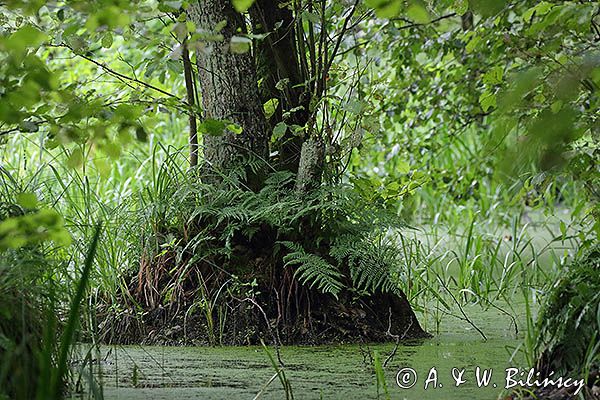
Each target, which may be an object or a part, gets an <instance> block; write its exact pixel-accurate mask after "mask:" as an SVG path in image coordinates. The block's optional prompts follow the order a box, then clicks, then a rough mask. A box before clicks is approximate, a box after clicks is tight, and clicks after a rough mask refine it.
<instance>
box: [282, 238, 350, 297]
mask: <svg viewBox="0 0 600 400" xmlns="http://www.w3.org/2000/svg"><path fill="white" fill-rule="evenodd" d="M281 244H283V245H284V246H286V247H287V248H288V249H289V250H290V253H288V254H286V255H285V256H284V257H283V261H284V262H285V266H286V267H287V266H292V267H294V266H296V272H295V275H296V276H298V279H299V281H300V282H302V283H303V284H306V285H308V286H309V287H314V286H316V287H317V288H318V289H319V290H320V291H322V292H323V293H331V294H332V295H333V296H335V297H336V298H337V295H338V293H339V292H340V290H342V288H343V287H344V284H343V283H342V282H341V280H340V279H341V278H342V274H341V273H340V271H339V269H338V268H336V267H335V266H333V265H331V264H329V263H328V262H327V261H325V260H324V259H323V258H321V257H320V256H318V255H316V254H310V253H307V252H306V251H304V249H303V248H302V246H301V245H299V244H297V243H294V242H281Z"/></svg>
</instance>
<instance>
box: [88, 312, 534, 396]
mask: <svg viewBox="0 0 600 400" xmlns="http://www.w3.org/2000/svg"><path fill="white" fill-rule="evenodd" d="M465 312H466V313H467V314H468V315H469V318H470V319H471V320H472V321H473V322H474V323H475V324H477V326H478V327H479V328H480V329H481V330H482V331H483V332H484V333H485V334H486V336H487V338H488V340H487V341H484V340H483V339H482V337H481V336H480V334H479V333H477V331H476V330H475V329H474V328H473V327H471V326H470V325H469V324H467V323H466V322H464V321H461V320H459V319H458V318H455V317H451V316H446V317H445V318H444V320H443V322H442V324H441V326H442V327H443V328H444V331H443V332H442V333H440V334H438V335H437V336H436V337H435V338H433V339H429V340H425V341H422V342H419V343H412V344H405V345H401V346H399V347H398V348H397V351H396V353H395V356H394V357H393V359H392V360H391V361H390V362H388V364H387V368H386V369H385V372H386V381H387V387H388V392H389V394H390V397H391V398H392V399H419V400H423V399H448V400H452V399H496V398H498V396H499V395H500V394H501V392H502V388H503V386H504V385H505V380H504V379H505V372H504V370H505V368H507V367H509V366H515V365H516V366H520V365H522V364H523V357H522V356H521V355H520V353H518V352H515V349H516V348H517V347H518V346H519V345H520V343H522V338H521V337H520V334H516V333H515V327H514V323H513V322H512V319H511V318H510V317H508V316H507V315H505V314H503V313H501V312H499V311H497V310H495V309H488V310H483V309H481V307H479V306H468V307H466V308H465ZM421 318H423V316H421ZM518 320H522V319H521V318H518ZM394 348H395V345H394V344H393V343H392V344H384V345H379V344H378V345H369V346H367V345H362V346H358V345H339V346H314V347H311V346H302V347H299V346H284V347H282V348H281V351H280V352H281V359H282V361H283V362H284V363H285V373H286V376H287V378H288V379H289V381H290V383H291V386H292V390H293V394H294V398H295V399H321V398H323V399H345V400H350V399H376V398H377V385H376V378H375V374H374V373H373V370H372V367H371V361H370V358H369V351H371V353H372V352H373V350H377V351H378V352H379V353H380V358H381V360H382V362H383V361H385V360H386V358H387V357H388V355H389V354H390V353H391V352H392V351H393V350H394ZM271 351H272V352H273V353H274V351H273V350H272V349H271ZM101 352H102V353H103V360H104V361H103V362H102V372H101V376H100V380H101V382H102V385H103V391H104V397H105V399H106V400H116V399H121V400H137V399H143V400H163V399H165V400H166V399H181V400H184V399H207V400H210V399H232V400H233V399H254V398H255V396H256V395H257V394H258V393H259V392H260V391H261V389H263V388H264V386H265V385H266V384H267V382H268V381H269V380H270V379H271V378H272V377H273V375H274V374H275V371H274V369H273V367H272V366H271V363H270V361H269V358H268V356H267V354H266V353H265V351H264V349H263V348H262V347H260V346H255V347H161V346H110V347H109V346H106V347H103V348H102V349H101ZM513 353H514V354H516V355H515V356H513ZM477 366H479V367H481V368H482V369H493V373H492V379H491V381H490V383H489V386H488V387H482V388H479V387H477V383H476V381H475V368H476V367H477ZM406 367H410V368H413V369H414V370H415V371H416V372H417V374H418V381H417V383H416V384H415V386H414V387H413V388H411V389H401V388H400V387H399V386H398V385H397V384H396V374H397V372H398V371H399V370H400V369H402V368H406ZM432 367H435V368H436V369H437V372H438V381H437V383H438V384H439V383H441V385H442V387H438V388H433V387H431V386H433V385H430V387H429V388H428V389H427V390H424V383H425V380H426V379H427V375H428V373H429V371H430V369H431V368H432ZM455 367H456V368H459V369H463V368H464V369H465V373H464V375H463V377H464V379H465V380H466V381H467V382H466V383H464V384H462V385H461V386H459V387H455V386H454V379H453V378H452V374H451V372H452V369H453V368H455ZM494 383H496V385H497V387H496V388H494V387H493V384H494ZM380 391H381V390H380ZM259 398H261V399H284V398H285V393H284V391H283V389H282V386H281V383H280V381H279V380H278V379H274V380H273V381H272V382H271V383H270V384H269V385H268V387H267V388H266V389H265V390H264V391H263V393H262V394H261V396H260V397H259ZM380 398H382V399H384V398H385V395H383V394H382V395H381V397H380Z"/></svg>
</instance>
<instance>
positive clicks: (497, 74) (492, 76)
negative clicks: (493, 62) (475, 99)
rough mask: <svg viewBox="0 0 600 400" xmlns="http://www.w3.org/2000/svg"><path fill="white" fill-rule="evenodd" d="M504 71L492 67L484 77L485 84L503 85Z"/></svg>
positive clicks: (498, 67)
mask: <svg viewBox="0 0 600 400" xmlns="http://www.w3.org/2000/svg"><path fill="white" fill-rule="evenodd" d="M503 77H504V69H503V68H502V67H500V66H496V67H492V68H491V69H490V70H489V71H488V72H486V73H485V74H484V75H483V83H486V84H488V85H498V84H500V83H502V79H503Z"/></svg>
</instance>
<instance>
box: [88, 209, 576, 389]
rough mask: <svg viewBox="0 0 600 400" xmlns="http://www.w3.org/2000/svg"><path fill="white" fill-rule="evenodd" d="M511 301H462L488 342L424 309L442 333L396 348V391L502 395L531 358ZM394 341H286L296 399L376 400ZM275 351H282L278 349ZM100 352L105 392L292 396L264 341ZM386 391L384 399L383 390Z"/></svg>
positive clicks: (390, 383) (560, 247)
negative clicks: (377, 368) (411, 374)
mask: <svg viewBox="0 0 600 400" xmlns="http://www.w3.org/2000/svg"><path fill="white" fill-rule="evenodd" d="M563 214H564V213H563ZM563 217H564V216H563ZM547 226H548V225H547ZM549 226H552V227H553V228H555V229H534V230H533V233H534V235H533V238H534V239H533V243H534V245H535V247H536V248H542V247H543V246H544V245H546V244H549V243H550V242H551V240H552V237H555V236H556V232H559V228H558V223H555V224H549ZM569 248H572V246H570V245H566V246H565V245H564V244H561V243H552V244H551V245H550V246H549V249H550V250H555V251H557V252H558V253H559V254H560V253H563V252H564V251H565V250H567V249H569ZM541 258H543V260H542V261H541V262H542V264H543V265H551V263H550V259H551V258H550V255H549V252H547V253H545V254H543V255H541ZM517 292H518V291H517ZM516 297H519V296H516ZM512 300H514V301H511V303H512V307H509V306H508V305H506V304H504V305H498V304H496V306H497V308H494V307H490V308H487V309H483V308H482V307H481V306H478V305H468V306H465V307H464V311H465V313H466V314H467V315H468V317H469V319H470V320H471V321H472V322H473V324H475V325H476V326H477V327H478V328H479V329H480V330H481V331H483V332H484V333H485V335H486V337H487V340H483V338H482V336H481V335H480V333H479V332H477V330H476V329H475V328H474V327H473V326H472V325H471V324H469V323H468V322H467V321H465V319H464V318H463V317H462V313H461V312H460V310H453V312H452V315H447V314H442V315H440V314H439V313H438V314H437V316H435V317H434V316H433V315H432V314H426V315H423V314H419V313H417V315H418V317H419V320H420V321H421V323H422V324H423V327H424V329H425V330H427V331H429V332H432V333H435V337H434V338H432V339H428V340H424V341H421V342H418V343H412V344H403V345H401V346H399V347H398V348H397V349H396V352H395V355H394V357H393V358H392V359H391V360H390V361H389V362H388V363H387V367H386V368H385V374H386V384H387V389H388V393H389V395H390V398H391V399H409V400H412V399H417V400H430V399H444V400H459V399H460V400H485V399H489V400H493V399H497V398H499V397H500V396H502V394H503V388H504V386H505V384H506V381H505V379H506V372H505V370H506V368H508V367H521V368H525V366H526V362H525V359H524V355H523V353H522V352H521V351H519V350H518V349H519V347H520V346H521V345H522V343H523V332H524V330H525V326H524V325H525V321H526V318H525V305H524V303H523V301H522V299H521V301H519V299H512ZM534 304H535V301H534ZM427 308H428V309H430V310H431V308H429V307H427ZM433 308H434V309H435V308H436V307H435V306H434V307H433ZM501 310H502V311H501ZM532 311H533V310H532ZM511 315H512V317H511ZM436 319H437V320H436ZM516 323H518V325H519V326H518V330H517V329H516V327H515V324H516ZM438 328H439V332H438ZM394 349H395V345H394V344H393V343H391V344H383V345H382V344H377V345H368V346H367V345H362V346H359V345H338V346H314V347H311V346H302V347H299V346H284V347H282V348H281V350H280V354H281V359H282V361H283V362H284V364H285V374H286V377H287V378H288V380H289V381H290V383H291V387H292V391H293V395H294V398H295V399H297V400H303V399H309V400H310V399H343V400H354V399H357V400H362V399H376V398H378V397H377V396H378V391H377V384H376V377H375V374H374V372H373V368H372V359H371V356H370V355H369V354H371V355H372V353H373V351H374V350H377V351H378V352H379V354H380V359H381V361H382V362H384V361H385V360H386V359H387V358H388V356H389V355H390V354H391V353H392V352H393V351H394ZM270 351H271V353H272V354H274V350H273V349H272V348H271V349H270ZM100 352H101V353H102V354H101V356H102V359H103V362H102V363H101V374H99V378H100V381H101V383H102V387H103V392H104V398H105V399H106V400H138V399H139V400H167V399H169V400H170V399H177V400H186V399H202V400H204V399H206V400H213V399H214V400H216V399H219V400H220V399H230V400H237V399H249V400H251V399H255V398H257V397H256V396H257V394H258V393H260V396H259V397H258V398H260V399H285V392H284V390H283V389H282V385H281V383H280V381H279V380H278V379H276V378H275V379H272V378H273V376H274V374H275V371H274V369H273V367H272V365H271V362H270V361H269V357H268V355H267V354H266V353H265V350H264V349H263V348H262V347H260V346H254V347H161V346H110V347H109V346H104V347H102V348H101V349H100ZM433 367H435V368H436V370H437V378H438V379H437V384H441V385H439V387H437V388H433V384H431V385H430V387H429V388H428V389H427V390H425V389H424V384H425V381H426V380H427V378H428V373H429V372H430V370H431V368H433ZM477 367H480V368H481V369H486V370H490V369H491V370H492V377H491V380H490V381H489V384H488V385H487V386H483V387H478V385H477V382H476V377H475V370H476V368H477ZM404 368H412V369H413V370H414V371H415V372H416V373H417V375H418V381H417V383H416V384H415V385H414V386H413V387H412V388H410V389H402V388H400V387H399V386H398V385H397V383H396V377H397V373H398V371H400V370H401V369H404ZM453 368H458V369H459V370H460V369H464V370H465V372H464V375H463V378H464V380H466V382H465V383H463V384H462V385H460V386H459V387H456V386H455V380H454V379H453V376H452V370H453ZM516 378H517V379H519V378H520V377H516ZM521 379H523V378H522V377H521ZM270 380H271V382H270V383H268V382H269V381H270ZM494 384H495V386H494ZM266 385H267V387H266V389H265V386H266ZM379 398H381V399H385V398H386V396H385V394H383V391H382V390H381V389H380V397H379Z"/></svg>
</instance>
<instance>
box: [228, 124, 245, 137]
mask: <svg viewBox="0 0 600 400" xmlns="http://www.w3.org/2000/svg"><path fill="white" fill-rule="evenodd" d="M226 129H227V130H228V131H230V132H232V133H235V134H236V135H239V134H241V133H242V132H243V131H244V128H243V127H242V126H241V125H238V124H234V123H230V124H229V125H227V126H226Z"/></svg>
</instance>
